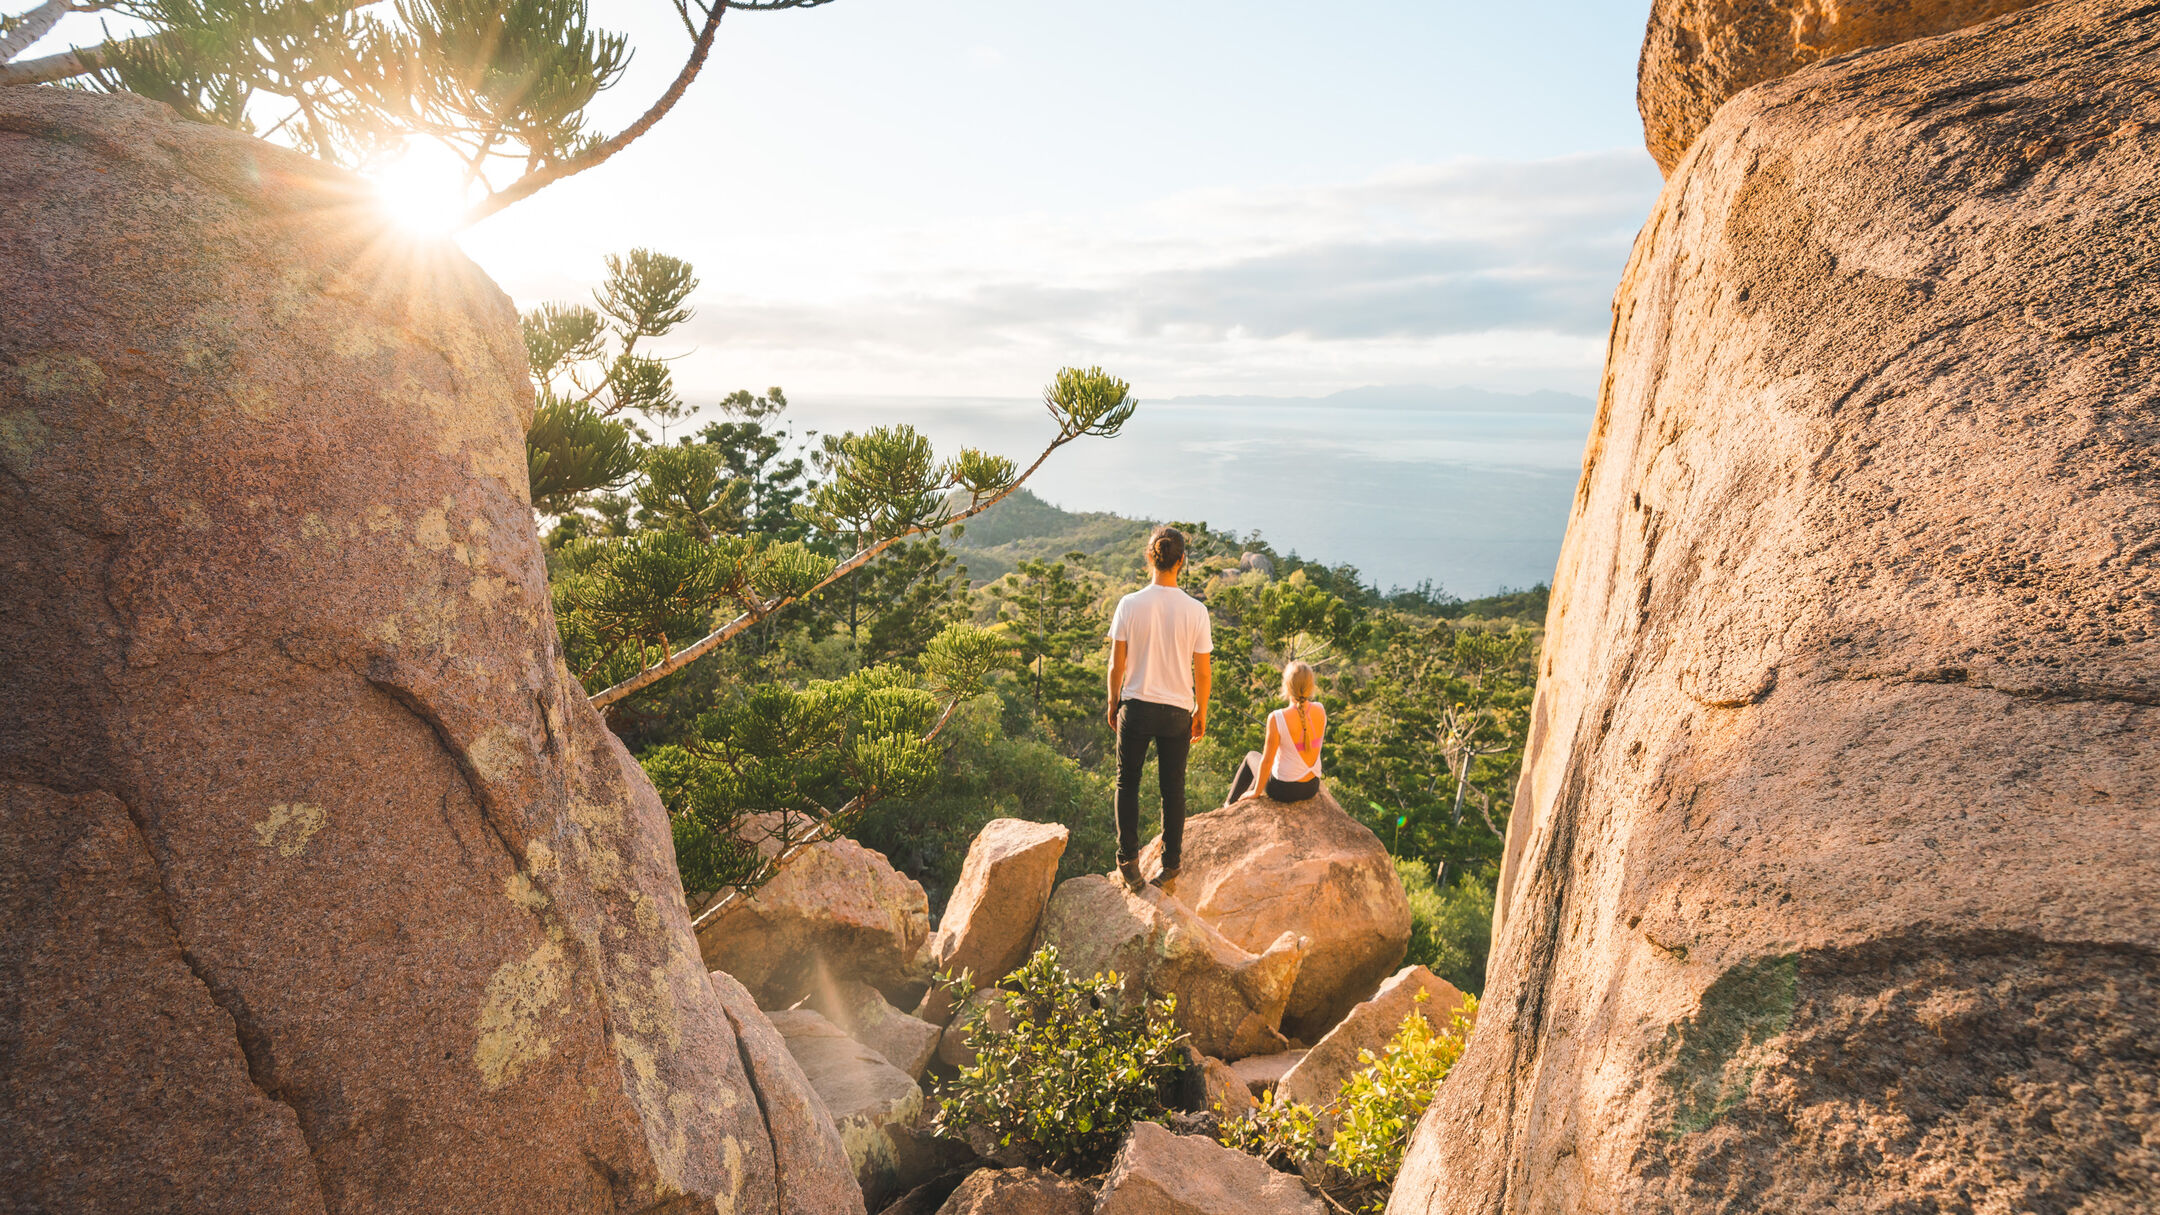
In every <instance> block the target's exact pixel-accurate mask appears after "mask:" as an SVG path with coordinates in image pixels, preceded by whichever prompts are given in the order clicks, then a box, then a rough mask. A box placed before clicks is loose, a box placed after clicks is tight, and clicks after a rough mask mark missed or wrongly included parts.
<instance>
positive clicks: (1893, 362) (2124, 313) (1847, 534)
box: [1393, 3, 2160, 1215]
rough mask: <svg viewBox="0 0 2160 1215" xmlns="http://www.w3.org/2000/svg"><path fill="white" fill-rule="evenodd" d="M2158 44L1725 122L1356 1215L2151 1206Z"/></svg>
mask: <svg viewBox="0 0 2160 1215" xmlns="http://www.w3.org/2000/svg"><path fill="white" fill-rule="evenodd" d="M2155 368H2160V30H2156V26H2155V16H2154V12H2153V10H2152V8H2151V6H2150V5H2145V4H2130V3H2056V4H2049V5H2045V6H2041V7H2036V8H2033V9H2029V10H2026V11H2024V12H2021V13H2017V14H2014V15H2012V16H2009V17H2006V18H2004V19H2002V20H2000V21H1998V22H1996V23H1993V24H1991V25H1989V26H1986V27H1983V28H1980V29H1975V30H1969V31H1965V32H1961V33H1955V34H1949V35H1945V36H1943V37H1940V38H1935V39H1928V40H1925V41H1918V42H1911V43H1906V44H1904V45H1902V46H1897V47H1891V48H1887V49H1884V50H1880V51H1875V52H1871V53H1870V54H1867V55H1864V56H1856V57H1853V58H1851V59H1847V60H1844V61H1842V62H1840V63H1837V64H1832V65H1824V66H1822V67H1819V68H1817V69H1814V70H1812V71H1809V72H1805V73H1801V74H1799V75H1795V76H1793V77H1791V78H1789V79H1786V80H1782V81H1777V82H1773V83H1771V84H1768V85H1764V86H1762V87H1761V88H1758V89H1755V90H1752V91H1750V92H1749V93H1747V94H1745V95H1744V96H1741V97H1738V98H1735V99H1734V100H1733V101H1732V102H1731V103H1729V104H1728V105H1727V106H1726V107H1725V109H1724V110H1723V111H1721V112H1720V113H1719V115H1718V117H1717V119H1716V120H1715V121H1714V122H1713V123H1712V124H1711V126H1710V128H1709V130H1707V131H1706V132H1705V133H1704V135H1703V137H1702V141H1701V143H1700V144H1699V145H1698V146H1697V148H1696V150H1695V151H1694V152H1693V153H1691V154H1690V156H1689V158H1688V160H1687V162H1686V164H1685V166H1684V168H1683V171H1682V172H1681V173H1680V174H1678V175H1676V176H1675V177H1674V178H1673V179H1672V181H1670V182H1669V183H1668V184H1667V186H1666V189H1665V193H1664V196H1663V198H1662V199H1661V201H1660V203H1659V205H1658V207H1657V209H1656V211H1655V212H1654V213H1653V214H1652V215H1651V217H1650V220H1649V223H1648V224H1647V226H1646V227H1645V228H1644V230H1643V233H1642V235H1641V237H1640V238H1639V240H1638V243H1637V246H1636V249H1635V254H1634V257H1633V259H1632V262H1631V264H1630V266H1629V268H1628V272H1627V276H1626V279H1625V280H1624V282H1623V284H1622V287H1621V290H1620V295H1619V300H1618V320H1617V324H1616V327H1615V329H1614V333H1613V339H1612V353H1611V358H1610V363H1609V365H1608V370H1607V377H1606V388H1605V392H1604V398H1603V400H1602V402H1601V406H1600V411H1599V417H1598V420H1597V422H1596V424H1595V426H1594V429H1593V431H1592V436H1591V439H1590V443H1589V450H1588V453H1587V456H1586V459H1585V470H1584V476H1583V481H1582V485H1581V488H1580V490H1579V491H1578V494H1577V498H1576V505H1575V510H1574V516H1573V519H1572V521H1571V524H1570V526H1569V529H1568V536H1567V541H1566V544H1565V547H1564V550H1563V554H1562V557H1561V560H1560V567H1559V571H1558V577H1557V578H1556V580H1555V582H1554V586H1553V601H1552V610H1551V615H1550V618H1549V621H1548V629H1547V642H1546V652H1545V653H1546V657H1545V662H1546V663H1547V666H1546V667H1545V670H1544V677H1543V679H1542V680H1541V685H1540V688H1539V691H1538V697H1537V702H1536V707H1535V709H1534V713H1533V718H1534V724H1533V726H1532V733H1531V737H1530V745H1529V753H1528V757H1527V761H1526V764H1525V767H1524V774H1523V782H1522V785H1521V789H1520V792H1519V795H1518V797H1517V800H1516V803H1515V804H1516V810H1515V815H1514V819H1513V822H1512V823H1511V824H1510V836H1509V840H1508V847H1507V860H1506V868H1505V870H1504V872H1503V880H1502V889H1501V891H1500V895H1499V899H1498V910H1499V912H1500V913H1501V917H1502V918H1501V922H1500V926H1499V928H1498V932H1497V939H1496V942H1495V949H1494V952H1493V962H1492V966H1491V970H1490V973H1489V981H1488V986H1487V989H1486V993H1485V1000H1484V1002H1483V1005H1482V1008H1481V1010H1480V1013H1479V1026H1478V1030H1477V1032H1476V1033H1475V1034H1474V1035H1472V1038H1471V1042H1470V1047H1469V1050H1468V1051H1467V1053H1466V1054H1465V1056H1464V1058H1463V1060H1462V1062H1461V1063H1460V1064H1458V1065H1457V1067H1456V1069H1455V1071H1454V1072H1453V1074H1451V1075H1450V1076H1449V1077H1448V1080H1447V1083H1446V1084H1445V1085H1444V1086H1443V1087H1442V1089H1441V1092H1440V1096H1439V1099H1438V1101H1437V1103H1436V1106H1435V1109H1434V1110H1433V1112H1432V1113H1431V1114H1430V1115H1429V1116H1428V1117H1427V1118H1426V1119H1425V1120H1424V1122H1423V1124H1422V1125H1421V1126H1420V1128H1419V1133H1418V1135H1417V1137H1416V1139H1415V1141H1414V1143H1413V1145H1412V1148H1411V1151H1410V1154H1409V1157H1408V1159H1407V1161H1406V1163H1405V1166H1404V1170H1403V1173H1402V1176H1401V1180H1400V1181H1399V1183H1398V1186H1397V1189H1396V1192H1395V1199H1394V1208H1393V1209H1394V1210H1395V1211H1396V1212H1397V1215H1426V1213H1428V1212H1430V1213H1440V1212H1455V1211H1466V1210H1467V1211H1541V1212H1542V1211H1552V1212H1586V1211H1593V1210H1594V1211H1641V1212H1660V1211H1691V1212H1692V1211H1713V1210H1731V1209H1735V1208H1736V1207H1738V1206H1743V1205H1744V1206H1746V1207H1747V1208H1749V1209H1754V1210H1765V1211H1768V1210H1776V1211H1786V1212H1811V1213H1812V1212H1824V1213H1828V1212H1833V1211H1837V1212H1844V1211H1887V1210H1912V1211H1923V1210H1951V1209H1958V1208H1961V1207H1964V1206H1967V1205H1972V1204H1978V1203H1980V1202H1982V1201H1983V1196H1984V1201H1986V1202H1997V1203H2001V1204H2002V1205H2003V1206H2004V1208H2005V1209H2017V1210H2036V1211H2037V1210H2084V1211H2131V1210H2141V1209H2151V1208H2153V1207H2154V1206H2155V1205H2156V1204H2160V1182H2156V1181H2155V1176H2156V1174H2155V1170H2154V1157H2153V1154H2152V1144H2153V1142H2154V1140H2153V1134H2154V1126H2155V1123H2154V1121H2153V1111H2154V1110H2155V1109H2160V1038H2156V1037H2155V1035H2154V1033H2153V1032H2152V1027H2153V1026H2156V1025H2160V884H2156V883H2155V881H2154V878H2153V875H2154V874H2156V873H2160V830H2156V829H2155V823H2156V819H2155V807H2160V746H2156V745H2155V743H2154V740H2155V739H2156V738H2160V543H2156V541H2155V537H2160V454H2156V453H2160V447H2156V446H2155V436H2156V433H2160V431H2156V429H2155V427H2156V419H2160V378H2156V376H2155Z"/></svg>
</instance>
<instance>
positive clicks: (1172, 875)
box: [1155, 869, 1178, 894]
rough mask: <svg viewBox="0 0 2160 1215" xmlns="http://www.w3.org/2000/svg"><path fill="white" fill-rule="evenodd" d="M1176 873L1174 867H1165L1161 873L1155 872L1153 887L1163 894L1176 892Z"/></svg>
mask: <svg viewBox="0 0 2160 1215" xmlns="http://www.w3.org/2000/svg"><path fill="white" fill-rule="evenodd" d="M1177 875H1178V871H1177V870H1175V869H1165V870H1163V871H1162V872H1161V873H1158V874H1156V875H1155V888H1156V889H1157V890H1160V891H1162V892H1163V893H1164V894H1176V893H1177Z"/></svg>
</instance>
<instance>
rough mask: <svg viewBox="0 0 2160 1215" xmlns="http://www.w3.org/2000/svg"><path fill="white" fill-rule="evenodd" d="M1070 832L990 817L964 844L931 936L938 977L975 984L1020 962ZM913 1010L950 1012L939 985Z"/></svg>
mask: <svg viewBox="0 0 2160 1215" xmlns="http://www.w3.org/2000/svg"><path fill="white" fill-rule="evenodd" d="M1071 834H1072V833H1071V832H1070V831H1069V830H1067V829H1066V828H1064V827H1061V826H1059V825H1058V824H1056V823H1031V822H1028V821H1027V820H1026V819H1018V818H1000V819H992V820H991V821H990V822H989V823H988V824H987V825H985V826H984V827H983V829H982V830H981V831H980V832H978V833H977V834H976V836H975V842H974V843H972V844H970V845H968V854H967V861H966V862H965V863H964V864H962V865H961V866H960V881H959V882H958V883H957V884H956V885H955V886H954V887H953V893H952V898H951V899H949V900H947V902H946V904H945V915H944V916H943V918H941V919H940V920H939V921H938V930H937V933H936V935H935V936H932V937H931V938H930V966H931V968H932V969H933V970H935V971H937V972H938V973H940V974H947V975H955V976H957V975H959V974H960V973H961V972H963V971H965V972H967V973H968V974H970V975H972V976H973V977H974V981H975V985H976V986H978V987H991V986H995V985H996V984H997V983H998V982H999V981H1000V980H1002V979H1004V977H1005V976H1006V975H1009V974H1011V973H1012V972H1013V971H1015V970H1017V969H1019V967H1020V964H1021V963H1022V962H1025V961H1027V954H1028V945H1029V944H1030V943H1031V942H1033V941H1034V939H1035V928H1036V925H1038V924H1040V923H1041V922H1042V911H1043V905H1044V904H1046V903H1048V902H1049V901H1050V887H1051V886H1052V885H1053V884H1054V883H1055V882H1056V881H1057V869H1058V861H1059V859H1060V858H1062V857H1063V856H1064V855H1065V841H1066V839H1067V838H1068V837H1069V836H1070V835H1071ZM916 1015H917V1016H920V1017H922V1018H923V1019H925V1020H927V1021H930V1022H932V1023H934V1024H938V1025H943V1024H945V1022H946V1021H947V1020H948V1019H949V1018H950V1017H951V1016H952V1004H951V1001H950V1000H948V999H947V998H946V995H945V992H944V989H943V988H938V987H933V988H931V989H930V990H929V992H927V993H925V995H924V996H923V1003H922V1007H921V1008H919V1009H917V1010H916Z"/></svg>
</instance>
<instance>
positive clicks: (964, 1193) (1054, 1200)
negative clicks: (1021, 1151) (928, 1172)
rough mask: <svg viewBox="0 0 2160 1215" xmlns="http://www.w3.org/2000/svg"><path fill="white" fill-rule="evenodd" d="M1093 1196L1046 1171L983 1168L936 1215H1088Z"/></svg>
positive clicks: (1074, 1184) (1091, 1206)
mask: <svg viewBox="0 0 2160 1215" xmlns="http://www.w3.org/2000/svg"><path fill="white" fill-rule="evenodd" d="M1094 1207H1095V1195H1094V1194H1093V1193H1092V1192H1090V1191H1089V1190H1088V1188H1087V1187H1086V1186H1084V1185H1081V1184H1080V1183H1079V1182H1077V1181H1070V1180H1067V1179H1066V1178H1063V1177H1060V1176H1058V1175H1057V1174H1056V1173H1052V1172H1050V1171H1049V1170H1047V1169H982V1170H979V1171H977V1172H974V1173H970V1174H968V1176H967V1180H965V1181H963V1182H961V1183H960V1186H959V1188H958V1189H956V1190H954V1191H953V1193H952V1197H950V1198H948V1199H946V1200H945V1205H944V1206H942V1207H940V1208H938V1215H1089V1212H1090V1211H1092V1210H1093V1209H1094Z"/></svg>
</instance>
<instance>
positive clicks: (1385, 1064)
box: [1220, 992, 1477, 1213]
mask: <svg viewBox="0 0 2160 1215" xmlns="http://www.w3.org/2000/svg"><path fill="white" fill-rule="evenodd" d="M1428 998H1429V997H1428V996H1427V995H1426V994H1425V993H1423V992H1420V993H1418V1002H1419V1003H1420V1004H1423V1003H1424V1002H1425V1001H1426V1000H1427V999H1428ZM1476 1018H1477V998H1476V997H1475V996H1472V997H1470V998H1469V999H1467V1000H1466V1001H1465V1002H1464V1004H1463V1006H1462V1007H1461V1008H1459V1009H1457V1010H1456V1011H1455V1013H1454V1016H1453V1017H1452V1018H1451V1019H1450V1021H1449V1023H1448V1027H1447V1028H1446V1029H1444V1030H1436V1029H1434V1028H1433V1026H1432V1023H1431V1022H1430V1021H1428V1020H1426V1019H1425V1016H1424V1015H1423V1011H1422V1010H1420V1011H1418V1012H1413V1013H1411V1014H1410V1015H1409V1016H1407V1017H1404V1018H1403V1023H1402V1028H1401V1029H1399V1030H1397V1031H1396V1032H1395V1037H1394V1038H1393V1039H1391V1040H1390V1041H1389V1042H1388V1044H1387V1046H1386V1047H1385V1048H1383V1049H1382V1050H1381V1051H1380V1052H1379V1053H1378V1054H1375V1053H1374V1052H1372V1051H1370V1050H1365V1051H1359V1052H1358V1062H1360V1063H1362V1064H1364V1067H1363V1068H1362V1069H1361V1070H1359V1071H1358V1072H1356V1073H1355V1074H1353V1075H1352V1076H1351V1077H1350V1078H1349V1079H1348V1080H1345V1081H1343V1086H1342V1089H1341V1091H1340V1092H1338V1093H1337V1094H1336V1097H1335V1100H1334V1101H1333V1102H1331V1103H1330V1104H1329V1105H1328V1107H1327V1109H1326V1111H1325V1112H1326V1113H1327V1114H1328V1115H1329V1116H1330V1118H1331V1119H1332V1121H1333V1124H1334V1135H1333V1137H1332V1138H1331V1139H1330V1140H1329V1141H1328V1142H1327V1144H1326V1146H1325V1148H1324V1149H1323V1147H1322V1146H1321V1144H1320V1142H1319V1140H1320V1136H1319V1135H1318V1134H1317V1133H1316V1129H1315V1128H1316V1125H1317V1124H1318V1122H1319V1118H1318V1116H1317V1114H1316V1113H1315V1112H1314V1111H1313V1110H1311V1109H1309V1108H1307V1107H1305V1106H1303V1105H1300V1104H1298V1103H1296V1102H1282V1103H1277V1102H1276V1101H1274V1100H1273V1099H1272V1094H1271V1095H1270V1100H1269V1101H1268V1102H1266V1103H1265V1104H1263V1105H1262V1106H1261V1108H1260V1109H1259V1110H1257V1111H1255V1112H1254V1113H1251V1114H1248V1115H1246V1116H1245V1117H1242V1118H1239V1119H1237V1120H1236V1121H1234V1122H1231V1123H1229V1124H1227V1125H1226V1126H1224V1127H1223V1128H1222V1131H1221V1134H1220V1138H1221V1140H1222V1142H1223V1143H1224V1144H1226V1145H1228V1146H1230V1147H1234V1148H1237V1149H1238V1150H1240V1151H1244V1152H1249V1153H1251V1154H1252V1155H1255V1156H1258V1157H1260V1158H1261V1159H1263V1160H1266V1161H1268V1162H1269V1163H1271V1164H1275V1165H1277V1166H1278V1167H1283V1166H1288V1167H1290V1168H1301V1167H1302V1171H1307V1172H1308V1173H1309V1174H1311V1173H1316V1174H1318V1175H1319V1177H1320V1178H1321V1183H1322V1186H1323V1188H1325V1189H1326V1190H1328V1191H1329V1193H1330V1196H1331V1197H1333V1198H1334V1199H1335V1200H1336V1201H1337V1202H1339V1203H1341V1204H1342V1205H1344V1206H1348V1207H1351V1208H1352V1209H1354V1210H1357V1211H1360V1212H1367V1213H1370V1212H1378V1211H1380V1210H1382V1209H1383V1208H1385V1207H1386V1206H1387V1200H1388V1192H1389V1190H1390V1189H1391V1188H1392V1187H1393V1186H1394V1184H1395V1174H1396V1173H1397V1172H1398V1171H1400V1170H1401V1168H1402V1159H1403V1153H1404V1152H1405V1151H1407V1150H1408V1149H1409V1147H1410V1135H1411V1132H1413V1131H1415V1130H1416V1129H1417V1123H1418V1119H1419V1118H1420V1117H1422V1116H1423V1115H1424V1113H1425V1110H1426V1108H1427V1107H1428V1106H1430V1105H1431V1104H1432V1101H1433V1095H1434V1094H1435V1093H1437V1092H1439V1090H1440V1082H1441V1081H1442V1080H1445V1079H1447V1074H1448V1072H1449V1071H1450V1070H1452V1069H1453V1068H1454V1066H1455V1061H1456V1060H1457V1059H1460V1058H1461V1057H1462V1052H1463V1047H1464V1045H1465V1044H1466V1043H1467V1041H1468V1040H1469V1037H1470V1028H1471V1024H1472V1022H1474V1021H1475V1020H1476ZM1315 1166H1317V1167H1315Z"/></svg>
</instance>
